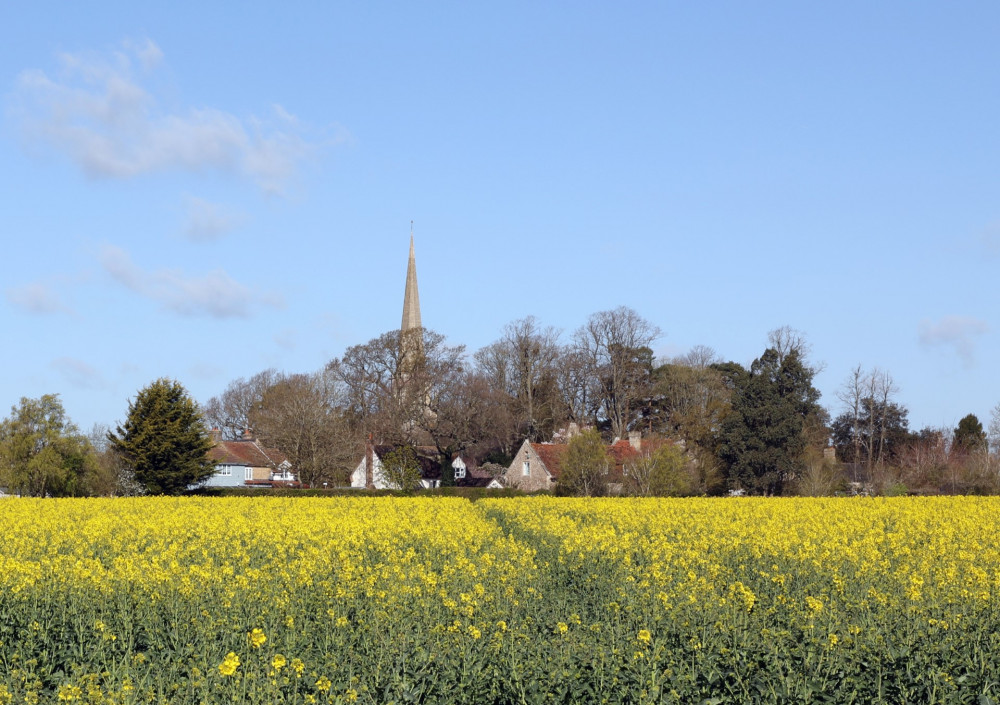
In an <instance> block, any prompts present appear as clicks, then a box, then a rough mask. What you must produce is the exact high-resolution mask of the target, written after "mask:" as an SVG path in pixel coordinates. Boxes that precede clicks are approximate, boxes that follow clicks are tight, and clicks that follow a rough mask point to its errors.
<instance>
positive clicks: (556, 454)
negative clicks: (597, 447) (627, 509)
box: [531, 441, 639, 479]
mask: <svg viewBox="0 0 1000 705" xmlns="http://www.w3.org/2000/svg"><path fill="white" fill-rule="evenodd" d="M568 448H569V446H568V445H567V444H565V443H532V444H531V449H532V450H533V451H535V453H536V454H537V455H538V457H539V458H541V460H542V463H543V464H544V465H545V469H546V470H548V471H549V474H550V475H552V477H553V478H554V479H558V477H559V474H560V473H561V472H562V464H563V459H564V458H565V457H566V450H567V449H568ZM605 449H606V450H607V452H608V456H609V457H610V458H611V460H612V462H613V466H612V467H611V468H610V472H609V475H610V476H611V477H612V478H613V477H616V476H621V475H622V472H623V468H624V465H625V463H627V462H629V461H631V460H632V459H634V458H635V457H636V456H638V455H639V452H638V451H637V450H636V449H635V448H633V447H632V444H631V443H629V442H628V441H618V442H617V443H614V444H612V445H610V446H605Z"/></svg>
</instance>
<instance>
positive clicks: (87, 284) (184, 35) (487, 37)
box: [0, 2, 1000, 430]
mask: <svg viewBox="0 0 1000 705" xmlns="http://www.w3.org/2000/svg"><path fill="white" fill-rule="evenodd" d="M230 7H231V6H228V5H225V4H219V5H217V6H215V7H212V6H206V4H205V3H190V2H175V3H169V4H164V5H162V6H160V7H156V6H146V5H144V4H142V3H125V2H120V3H113V2H104V3H91V4H79V3H77V4H66V3H53V2H38V3H30V4H23V5H22V6H21V7H20V8H18V9H10V8H7V9H5V10H3V11H2V12H3V15H4V16H3V17H0V100H2V112H0V194H2V195H0V205H2V208H0V233H2V241H3V256H2V258H0V272H2V279H0V289H2V291H0V324H2V328H3V330H4V331H5V339H6V344H5V345H4V346H3V350H4V352H3V358H4V362H5V364H4V370H5V372H4V374H3V375H2V377H0V407H2V410H3V412H4V413H6V410H7V409H8V408H9V407H10V406H11V405H14V404H16V403H17V401H18V400H19V398H20V397H22V396H27V397H37V396H40V395H42V394H46V393H59V394H61V396H62V399H63V402H64V404H65V407H66V409H67V412H68V413H69V415H70V417H71V418H72V419H73V420H74V421H76V422H77V424H78V425H80V426H81V428H83V429H84V430H87V429H89V428H90V426H91V425H92V424H93V423H95V422H97V423H105V424H113V423H115V422H116V421H119V420H122V419H123V418H124V416H125V414H126V410H127V403H128V399H129V398H130V397H132V396H134V394H135V393H136V391H137V390H138V389H140V388H141V387H143V386H145V385H146V384H148V383H149V382H151V381H152V380H154V379H156V378H157V377H161V376H168V377H173V378H176V379H178V380H180V381H181V382H182V383H183V384H184V385H185V386H186V387H187V388H188V389H189V391H190V392H191V393H192V395H193V396H194V397H195V398H196V399H198V400H200V401H206V400H207V399H208V398H209V397H211V396H213V395H215V394H218V393H219V392H221V391H222V390H223V389H224V388H225V386H226V385H227V383H228V382H229V381H230V380H233V379H235V378H237V377H245V376H249V375H252V374H254V373H255V372H258V371H260V370H262V369H265V368H268V367H276V368H278V369H281V370H284V371H287V372H307V371H313V370H317V369H319V368H321V367H322V366H323V365H324V364H325V363H326V362H327V361H328V360H329V359H331V358H332V357H334V356H336V355H339V354H340V353H341V352H342V351H343V350H344V348H345V347H346V346H349V345H352V344H356V343H363V342H365V341H367V340H369V339H370V338H372V337H374V336H376V335H378V334H380V333H382V332H384V331H386V330H389V329H391V328H394V327H396V326H398V325H399V318H400V314H401V309H402V299H403V285H404V279H405V272H406V256H407V248H408V243H409V230H410V221H411V220H413V221H415V225H414V231H415V236H416V252H417V266H418V273H419V278H420V296H421V304H422V313H423V322H424V325H425V326H427V327H429V328H432V329H434V330H436V331H438V332H440V333H443V334H445V335H446V336H447V337H448V339H449V340H450V341H451V342H452V343H464V344H466V345H467V346H468V348H469V350H470V351H473V350H475V349H477V348H479V347H481V346H483V345H486V344H488V343H490V342H491V341H493V340H494V339H496V338H497V337H498V335H499V333H500V331H501V329H502V327H503V326H504V324H506V323H507V322H509V321H512V320H515V319H518V318H522V317H524V316H527V315H535V316H536V317H537V318H538V319H539V320H540V321H541V322H542V323H545V324H550V325H554V326H556V327H558V328H561V329H562V330H563V331H564V333H565V336H566V339H567V340H568V339H569V336H570V335H571V333H572V331H573V330H574V329H576V328H577V327H578V326H580V325H581V324H582V323H583V322H584V321H585V320H586V318H587V316H588V315H589V314H591V313H594V312H596V311H601V310H606V309H610V308H614V307H616V306H618V305H626V306H630V307H632V308H634V309H636V310H637V311H638V312H639V313H640V314H641V315H642V316H644V317H645V318H647V319H648V320H650V321H652V322H653V323H655V324H657V325H658V326H659V327H660V328H662V330H663V331H664V335H663V337H662V338H661V339H660V340H658V341H657V342H656V350H657V352H658V353H660V354H661V355H672V354H677V353H682V352H684V351H686V350H688V349H689V348H690V347H691V346H693V345H697V344H702V345H708V346H711V347H713V348H714V349H715V350H716V351H717V352H718V353H719V354H720V355H722V356H723V357H724V358H726V359H732V360H736V361H737V362H741V363H744V364H746V363H749V362H750V361H751V360H752V359H753V358H754V357H756V356H758V355H759V354H760V353H761V352H762V351H763V349H764V347H765V345H766V338H767V332H768V331H769V330H771V329H773V328H776V327H779V326H783V325H789V326H792V327H793V328H796V329H799V330H801V331H803V332H804V333H805V334H806V336H807V338H808V340H809V342H810V343H811V344H812V348H813V353H812V356H813V359H814V360H815V361H816V362H819V363H821V364H822V365H823V366H824V369H823V371H822V372H821V373H820V374H819V375H818V377H817V379H816V384H817V387H818V388H819V389H820V391H821V392H822V393H823V398H822V400H821V401H822V402H823V403H825V404H826V405H827V406H828V407H829V408H830V410H831V412H832V413H834V414H836V413H837V412H838V411H839V406H838V402H837V400H836V396H835V393H836V390H837V389H838V387H839V386H840V385H841V384H842V383H843V381H844V380H845V379H846V377H847V375H848V373H849V371H850V370H851V368H853V367H854V366H856V365H858V364H861V365H862V366H864V367H865V368H871V367H876V366H877V367H880V368H882V369H886V370H888V371H889V372H890V373H891V374H892V376H893V378H894V379H895V381H896V384H897V385H898V386H899V389H900V393H899V400H900V401H901V402H902V403H903V404H904V405H906V406H907V407H908V409H909V410H910V421H911V426H912V427H915V428H916V427H922V426H925V425H930V426H936V427H937V426H952V427H953V426H954V425H955V424H956V423H957V421H958V419H959V418H961V417H962V416H964V415H965V414H967V413H970V412H972V413H976V414H977V415H978V416H979V417H980V419H982V420H983V421H984V422H985V421H986V420H987V419H988V418H989V413H990V410H991V409H992V408H993V407H994V406H995V405H996V404H997V403H998V402H1000V381H998V380H1000V376H998V375H997V374H996V373H995V371H994V368H993V367H992V365H993V363H994V362H995V361H996V360H997V359H998V357H1000V337H998V329H1000V316H998V312H997V311H998V306H997V304H998V299H1000V297H998V294H997V291H998V287H997V285H996V284H995V283H994V280H993V273H994V271H995V270H996V268H997V265H998V264H1000V129H998V127H997V126H998V125H1000V72H998V71H997V67H998V66H1000V43H998V42H997V41H996V28H997V27H998V26H1000V5H997V4H996V3H989V2H978V3H977V2H967V3H960V4H957V5H956V4H942V3H912V2H905V3H904V2H884V3H870V2H864V3H862V2H841V3H801V2H768V3H746V2H716V3H639V2H637V3H626V4H621V3H580V2H573V3H569V2H563V3H529V2H525V3H521V2H506V3H492V4H486V3H453V4H445V3H398V4H379V3H364V4H361V3H354V4H347V3H344V4H340V3H309V4H306V3H301V4H293V5H288V4H284V5H283V6H282V5H279V4H277V3H274V4H261V3H247V4H245V6H243V7H242V9H241V10H240V11H239V12H238V13H234V12H232V10H231V9H229V8H230Z"/></svg>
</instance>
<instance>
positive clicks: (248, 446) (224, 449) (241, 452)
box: [208, 440, 288, 468]
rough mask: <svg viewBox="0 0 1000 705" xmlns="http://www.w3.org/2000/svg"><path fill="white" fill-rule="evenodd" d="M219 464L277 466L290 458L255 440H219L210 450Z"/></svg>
mask: <svg viewBox="0 0 1000 705" xmlns="http://www.w3.org/2000/svg"><path fill="white" fill-rule="evenodd" d="M208 457H209V458H210V459H211V460H213V461H215V463H216V464H217V465H249V466H250V467H255V468H276V467H278V466H279V465H281V464H282V463H283V462H285V461H286V460H288V458H287V457H286V456H285V454H284V453H282V452H281V451H280V450H276V449H275V448H265V447H264V446H262V445H260V444H259V443H258V442H257V441H255V440H238V441H219V442H218V443H216V444H215V445H214V446H212V449H211V450H209V451H208Z"/></svg>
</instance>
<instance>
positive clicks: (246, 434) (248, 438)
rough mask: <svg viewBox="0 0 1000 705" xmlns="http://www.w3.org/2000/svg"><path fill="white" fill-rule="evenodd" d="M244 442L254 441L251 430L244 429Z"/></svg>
mask: <svg viewBox="0 0 1000 705" xmlns="http://www.w3.org/2000/svg"><path fill="white" fill-rule="evenodd" d="M243 440H244V441H252V440H253V431H252V430H250V429H249V428H244V429H243Z"/></svg>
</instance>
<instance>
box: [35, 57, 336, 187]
mask: <svg viewBox="0 0 1000 705" xmlns="http://www.w3.org/2000/svg"><path fill="white" fill-rule="evenodd" d="M59 58H60V63H61V69H60V71H59V72H58V75H56V76H55V77H54V78H53V77H51V76H50V75H49V74H48V73H46V72H44V71H42V70H39V69H33V70H28V71H24V72H23V73H21V75H20V76H19V77H18V81H17V87H16V91H15V101H16V105H17V109H16V112H17V113H19V114H20V117H21V122H22V126H23V130H24V132H25V134H26V135H27V136H29V137H31V138H33V139H35V140H39V141H41V142H43V143H46V144H49V145H51V146H53V147H55V148H56V149H57V150H59V151H61V152H64V153H65V154H66V155H67V156H69V158H70V159H72V160H73V162H75V163H76V164H77V166H79V167H80V168H81V169H82V170H83V171H84V172H85V173H86V174H88V175H89V176H92V177H107V178H122V179H126V178H131V177H135V176H138V175H141V174H146V173H150V172H156V171H165V170H171V169H180V170H187V171H195V172H197V171H204V170H210V169H214V170H219V171H226V172H232V173H236V174H239V175H241V176H244V177H247V178H249V179H252V180H253V181H254V182H255V183H257V184H258V185H259V186H260V187H261V188H262V189H264V190H265V191H268V192H281V190H282V187H283V185H284V184H285V183H286V182H287V181H288V180H289V179H290V178H291V177H292V176H293V175H294V174H295V172H296V170H297V168H298V165H299V163H300V162H301V161H302V160H303V159H304V158H306V157H307V156H309V155H310V154H312V153H313V152H314V151H315V150H316V149H317V147H318V143H313V142H310V141H308V140H306V139H305V138H304V137H303V136H302V135H301V129H300V126H299V124H298V121H297V120H296V119H295V118H294V116H292V115H290V114H289V113H288V112H287V111H286V110H285V109H284V108H282V107H281V106H274V114H275V115H274V118H275V119H274V121H273V122H274V123H275V124H273V125H272V124H268V123H267V122H266V121H262V120H259V119H256V118H250V119H245V120H244V119H240V118H239V117H237V116H235V115H232V114H230V113H227V112H225V111H222V110H218V109H215V108H210V107H190V108H187V109H183V110H178V111H174V112H171V111H168V110H165V109H163V108H161V106H160V104H159V101H158V100H157V98H156V96H155V95H153V94H152V93H150V92H149V91H148V90H147V89H146V88H144V86H143V83H142V80H141V79H142V78H144V77H147V76H146V74H148V73H150V72H152V71H154V70H155V69H156V67H157V66H159V65H160V64H161V63H162V62H163V52H162V51H161V50H160V48H159V47H158V46H157V45H156V44H155V43H153V42H152V41H151V40H149V39H145V40H143V41H141V42H125V43H123V45H122V49H121V50H120V51H116V52H113V53H111V55H110V56H96V55H91V54H87V55H84V54H62V55H60V57H59ZM136 64H138V66H137V67H136V66H135V65H136ZM135 68H138V69H139V71H138V73H139V74H140V75H137V72H136V70H135Z"/></svg>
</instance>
